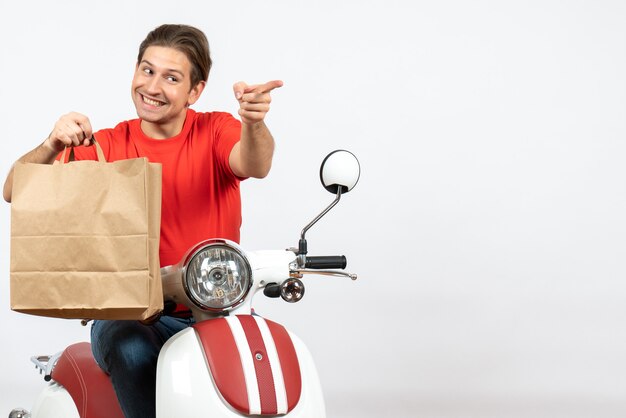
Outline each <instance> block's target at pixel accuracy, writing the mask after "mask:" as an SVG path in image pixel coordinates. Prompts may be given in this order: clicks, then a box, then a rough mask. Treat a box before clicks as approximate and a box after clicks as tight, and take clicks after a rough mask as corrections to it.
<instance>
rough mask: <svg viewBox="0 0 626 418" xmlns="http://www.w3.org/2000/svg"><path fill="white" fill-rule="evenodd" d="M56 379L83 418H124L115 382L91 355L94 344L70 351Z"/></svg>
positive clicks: (60, 363)
mask: <svg viewBox="0 0 626 418" xmlns="http://www.w3.org/2000/svg"><path fill="white" fill-rule="evenodd" d="M52 378H53V379H54V380H55V381H56V382H58V383H59V384H61V385H63V387H65V389H67V391H68V392H69V393H70V395H71V396H72V399H73V400H74V403H75V404H76V408H77V409H78V413H79V415H80V417H81V418H124V414H123V413H122V410H121V409H120V405H119V402H118V400H117V396H116V395H115V392H114V390H113V386H112V385H111V379H110V378H109V376H108V375H107V374H106V373H105V372H104V371H102V369H101V368H100V366H98V364H97V363H96V360H94V358H93V355H92V354H91V344H89V343H85V342H83V343H77V344H73V345H70V346H69V347H67V348H66V349H65V351H64V352H63V354H62V355H61V357H60V358H59V361H58V362H57V364H56V366H54V369H53V370H52Z"/></svg>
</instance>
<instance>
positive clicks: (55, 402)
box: [31, 382, 79, 418]
mask: <svg viewBox="0 0 626 418" xmlns="http://www.w3.org/2000/svg"><path fill="white" fill-rule="evenodd" d="M31 417H32V418H79V415H78V409H77V408H76V405H75V404H74V400H73V399H72V397H71V396H70V394H69V393H68V391H67V390H66V389H65V388H64V387H63V386H61V385H59V384H58V383H56V382H51V383H49V384H48V385H47V386H46V387H45V388H44V390H43V391H41V393H40V394H39V396H38V397H37V399H36V400H35V404H34V406H33V409H32V412H31Z"/></svg>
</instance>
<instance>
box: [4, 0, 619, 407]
mask: <svg viewBox="0 0 626 418" xmlns="http://www.w3.org/2000/svg"><path fill="white" fill-rule="evenodd" d="M0 5H1V6H0V39H2V42H1V43H0V60H1V61H0V63H1V65H0V99H1V100H0V118H1V119H0V120H1V126H2V134H1V138H0V141H1V144H2V145H1V147H2V148H1V149H2V152H0V171H2V172H3V173H6V172H8V170H9V167H10V166H11V164H12V163H13V161H14V160H15V159H17V158H18V157H19V156H20V155H21V154H23V153H25V152H26V151H28V150H30V149H32V148H33V147H34V146H36V145H37V144H38V143H40V142H41V141H42V140H43V139H44V138H45V137H46V136H47V134H48V133H49V131H50V130H51V128H52V126H53V125H54V122H55V121H56V120H57V118H58V117H59V116H60V115H62V114H64V113H66V112H69V111H72V110H75V111H79V112H82V113H84V114H86V115H88V116H89V117H90V118H91V120H92V122H93V125H94V127H95V128H105V127H112V126H114V125H115V124H116V123H117V122H119V121H121V120H125V119H130V118H134V117H135V113H134V108H133V106H132V102H131V100H130V95H129V92H130V80H131V77H132V72H133V66H134V64H135V59H136V53H137V47H138V45H139V43H140V42H141V40H142V39H143V38H144V36H145V35H146V34H147V32H148V31H149V30H151V29H153V28H154V27H156V26H157V25H159V24H161V23H187V24H192V25H195V26H198V27H199V28H201V29H202V30H204V31H205V32H206V34H207V36H208V38H209V41H210V43H211V48H212V54H213V58H214V69H213V71H212V73H211V75H210V79H209V83H208V87H207V89H206V90H205V92H204V95H203V97H202V98H201V100H200V101H199V102H198V103H197V104H196V105H195V106H194V107H195V109H196V110H204V111H208V110H226V111H230V112H235V111H236V108H237V103H236V101H235V100H234V98H233V97H232V90H231V86H232V84H233V83H234V82H236V81H239V80H246V81H248V82H250V83H252V82H264V81H267V80H271V79H276V78H279V79H282V80H284V82H285V86H284V87H283V88H282V89H280V90H277V91H275V93H274V95H273V98H274V101H273V103H272V110H271V112H270V114H269V116H268V121H267V123H268V125H269V126H270V128H271V130H272V132H273V133H274V135H275V137H276V140H277V149H276V154H275V159H274V167H273V170H272V172H271V174H270V176H269V177H268V178H266V179H264V180H250V181H247V182H245V184H244V185H243V200H244V225H243V228H242V244H243V246H244V247H246V248H248V249H275V248H286V247H288V246H293V245H295V244H296V243H297V239H298V236H299V233H300V230H301V228H302V227H303V226H304V225H305V224H306V223H307V222H308V221H309V220H310V219H311V218H312V217H313V216H314V215H315V214H316V213H317V212H318V211H319V210H321V209H322V208H323V207H325V206H326V205H327V204H328V203H329V202H330V201H331V200H332V196H331V195H330V194H328V193H326V192H325V191H324V190H323V189H322V188H321V186H320V185H319V181H318V164H319V162H321V160H322V158H323V157H324V155H325V154H326V153H327V152H329V151H331V150H332V149H336V148H347V149H350V150H352V151H353V152H354V153H355V154H357V156H358V157H359V158H360V161H361V166H362V175H361V180H360V183H359V184H358V186H357V187H356V189H355V190H354V191H353V192H351V193H350V194H348V195H346V196H345V198H344V199H343V200H344V201H343V202H342V203H341V204H340V205H339V206H338V207H337V208H336V209H335V210H334V211H333V212H331V213H330V214H329V215H328V216H327V218H326V219H325V220H324V221H323V222H322V223H321V224H320V225H319V226H317V227H315V228H314V229H313V230H311V232H310V233H309V235H308V238H309V249H310V251H311V253H315V254H335V253H343V254H346V256H347V257H348V260H349V266H348V267H349V270H350V271H355V272H357V273H359V274H360V276H359V277H360V278H359V280H358V281H356V282H351V281H349V280H347V279H345V280H342V279H330V278H311V279H310V280H309V281H308V287H307V294H306V296H305V299H304V300H303V301H302V302H300V303H299V304H296V305H287V304H286V303H283V302H282V301H279V300H261V299H262V298H259V300H257V301H256V305H257V310H259V311H260V313H261V314H263V315H265V316H266V317H268V318H271V319H273V320H276V321H279V322H282V323H284V324H286V325H287V326H288V327H289V328H290V329H292V330H293V331H294V332H295V333H297V334H298V335H299V336H300V337H301V338H302V339H303V340H304V341H306V342H307V344H308V345H309V348H310V349H311V351H312V352H313V354H314V356H315V358H316V362H317V365H318V368H319V372H320V375H321V378H322V381H323V387H324V391H325V395H326V399H327V410H328V414H329V416H330V417H388V416H395V417H568V418H570V417H594V418H595V417H623V416H626V303H625V302H626V283H625V282H624V278H625V277H626V275H625V273H626V267H625V264H624V255H625V253H626V221H625V213H626V211H625V210H626V188H625V186H624V181H625V179H626V164H624V157H625V155H626V142H625V138H626V118H625V116H626V3H625V2H623V1H617V0H616V1H546V0H543V1H517V2H513V1H485V0H481V1H472V2H466V1H460V0H459V1H421V0H419V1H398V0H386V1H365V0H360V1H330V0H316V1H309V2H302V1H265V2H263V1H249V0H246V1H239V2H228V1H222V2H219V3H218V2H211V1H179V2H173V1H167V2H166V1H161V0H152V1H149V2H147V1H120V0H109V1H106V2H104V1H100V2H95V1H93V2H86V1H62V0H60V1H54V2H47V1H45V2H44V1H41V2H38V3H37V2H33V1H27V0H25V1H20V2H17V1H11V2H9V1H7V0H0ZM0 227H1V233H0V246H1V251H0V265H1V271H3V272H4V274H3V275H4V277H5V280H2V281H0V324H1V325H2V344H1V345H0V362H1V371H2V372H1V373H0V416H2V414H5V413H8V412H9V410H10V409H11V408H13V407H14V406H18V405H21V406H25V407H30V406H31V405H32V401H33V399H34V397H35V394H36V393H37V392H38V391H39V390H40V389H41V388H42V387H43V385H44V382H43V380H42V379H40V378H39V376H38V375H36V373H35V372H34V370H33V368H32V367H31V364H30V362H29V360H28V359H29V356H30V355H32V354H37V353H53V352H56V351H58V350H60V349H62V348H63V347H64V346H65V345H67V344H68V343H70V342H73V341H77V340H85V339H87V338H88V333H87V329H86V328H82V327H81V326H80V325H79V324H78V323H77V322H76V321H64V320H59V319H46V318H38V317H29V316H26V315H21V314H17V313H13V312H11V311H10V309H9V277H8V276H9V265H8V261H9V236H10V233H9V230H10V205H8V204H5V205H0ZM44 290H45V289H42V291H44Z"/></svg>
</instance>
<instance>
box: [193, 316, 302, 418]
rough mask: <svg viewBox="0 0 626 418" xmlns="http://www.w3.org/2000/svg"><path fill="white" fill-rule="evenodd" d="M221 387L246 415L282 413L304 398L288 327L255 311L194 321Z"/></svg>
mask: <svg viewBox="0 0 626 418" xmlns="http://www.w3.org/2000/svg"><path fill="white" fill-rule="evenodd" d="M193 328H194V329H195V331H196V333H197V335H198V338H199V340H200V342H201V343H202V348H203V351H204V355H205V357H206V360H207V364H208V366H209V369H210V371H211V375H212V376H213V381H214V383H215V386H216V387H217V390H218V391H219V392H220V394H221V395H222V399H223V400H224V401H226V402H227V403H228V404H229V405H230V406H231V407H232V408H234V409H235V410H237V411H239V412H241V413H242V414H244V415H255V416H258V415H272V416H275V415H282V414H286V413H288V412H290V411H291V410H293V409H294V408H295V406H296V405H297V404H298V402H299V400H300V395H301V391H302V378H301V373H300V364H299V362H298V356H297V353H296V350H295V347H294V345H293V341H292V340H291V337H290V336H289V333H288V332H287V330H286V329H285V328H284V327H283V326H282V325H279V324H277V323H275V322H272V321H269V320H265V319H263V318H261V317H260V316H257V315H236V316H229V317H226V318H219V319H211V320H208V321H203V322H199V323H197V324H195V325H194V326H193Z"/></svg>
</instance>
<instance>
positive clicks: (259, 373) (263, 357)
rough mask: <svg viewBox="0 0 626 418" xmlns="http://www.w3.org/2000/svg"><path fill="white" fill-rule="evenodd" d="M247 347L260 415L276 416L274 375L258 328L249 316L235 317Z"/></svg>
mask: <svg viewBox="0 0 626 418" xmlns="http://www.w3.org/2000/svg"><path fill="white" fill-rule="evenodd" d="M237 318H238V319H239V322H240V323H241V326H242V328H243V331H244V333H245V334H246V339H247V340H248V345H249V346H250V355H251V356H252V361H253V362H254V370H255V371H256V378H257V384H258V386H259V396H260V398H261V414H264V415H266V414H277V413H278V405H277V402H276V388H275V386H274V375H273V374H272V366H271V365H270V362H269V358H268V356H267V350H266V348H265V343H264V342H263V336H262V335H261V330H259V326H258V325H257V323H256V321H255V320H254V318H253V317H252V316H251V315H241V316H237ZM259 355H260V356H259Z"/></svg>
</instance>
